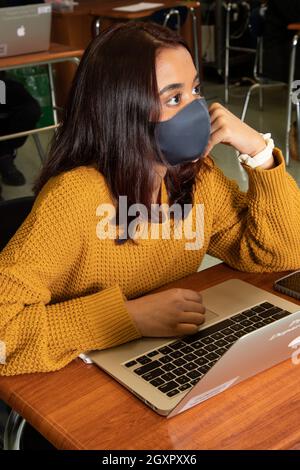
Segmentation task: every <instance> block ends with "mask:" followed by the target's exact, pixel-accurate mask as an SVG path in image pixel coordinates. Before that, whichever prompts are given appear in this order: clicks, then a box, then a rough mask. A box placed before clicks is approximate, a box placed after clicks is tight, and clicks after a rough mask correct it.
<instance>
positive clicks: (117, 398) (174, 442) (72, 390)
mask: <svg viewBox="0 0 300 470" xmlns="http://www.w3.org/2000/svg"><path fill="white" fill-rule="evenodd" d="M282 274H283V273H277V274H247V273H240V272H237V271H234V270H232V269H230V268H228V267H227V266H225V265H224V264H221V265H218V266H215V267H213V268H210V269H207V270H205V271H202V272H199V273H195V274H193V275H191V276H188V277H187V278H185V279H182V280H181V281H179V282H177V283H173V284H171V286H174V285H177V286H181V287H186V288H193V289H197V290H202V289H205V288H207V287H210V286H212V285H214V284H216V283H219V282H222V281H224V280H226V279H229V278H239V279H243V280H246V281H248V282H250V283H252V284H254V285H256V286H259V287H262V288H265V289H266V290H269V291H272V285H273V282H274V280H275V279H278V278H279V277H280V276H282ZM168 287H169V286H168ZM283 297H284V296H283ZM299 385H300V368H298V367H296V366H295V365H292V363H291V361H286V362H284V363H281V364H279V365H277V366H275V367H273V368H272V369H269V370H267V371H265V372H263V373H260V374H259V375H257V376H255V377H252V378H250V379H248V380H247V381H245V382H243V383H241V384H238V385H236V386H235V387H233V388H231V389H230V390H227V391H225V392H223V393H221V394H220V395H218V396H215V397H213V398H211V399H209V400H207V401H206V402H203V403H202V404H200V405H198V406H196V407H194V408H192V409H190V410H188V411H187V412H184V413H182V414H180V415H178V416H176V417H174V418H171V419H169V420H168V419H166V418H164V417H161V416H158V415H157V414H156V413H154V412H153V411H152V410H151V409H149V408H148V407H147V406H146V405H144V404H143V403H142V402H141V401H139V400H138V399H137V398H135V397H134V396H133V395H132V394H131V393H130V392H128V391H127V390H126V389H125V388H123V387H122V386H121V385H119V384H118V383H117V382H116V381H115V380H113V379H112V378H110V377H109V376H108V375H107V374H105V373H104V372H102V371H101V370H100V369H99V368H97V367H96V366H94V365H85V364H83V363H82V362H81V361H80V360H79V359H76V360H75V361H73V362H72V363H71V364H69V365H68V366H67V367H65V368H64V369H62V370H60V371H58V372H55V373H48V374H33V375H23V376H16V377H0V397H1V398H2V399H4V400H5V401H6V402H7V403H8V404H9V405H10V406H12V407H13V408H14V409H16V410H17V411H18V412H19V413H20V414H21V415H22V416H23V417H25V418H26V419H27V420H28V421H29V422H30V423H31V424H32V425H33V426H34V427H35V428H36V429H38V430H39V431H40V432H41V433H42V434H43V435H44V436H45V437H46V438H47V439H48V440H49V441H51V442H52V443H53V444H54V445H55V446H56V447H57V448H59V449H143V450H144V449H155V450H157V449H171V450H172V449H298V450H300V389H299Z"/></svg>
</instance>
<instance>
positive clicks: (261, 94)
mask: <svg viewBox="0 0 300 470" xmlns="http://www.w3.org/2000/svg"><path fill="white" fill-rule="evenodd" d="M259 109H260V111H263V109H264V89H263V87H262V86H261V87H260V88H259Z"/></svg>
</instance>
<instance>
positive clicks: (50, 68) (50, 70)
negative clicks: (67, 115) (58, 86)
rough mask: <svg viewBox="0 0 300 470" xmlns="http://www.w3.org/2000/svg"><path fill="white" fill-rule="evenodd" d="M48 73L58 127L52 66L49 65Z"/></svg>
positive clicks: (55, 120)
mask: <svg viewBox="0 0 300 470" xmlns="http://www.w3.org/2000/svg"><path fill="white" fill-rule="evenodd" d="M48 72H49V84H50V94H51V101H52V109H53V118H54V124H55V125H57V123H58V119H57V109H56V98H55V91H54V80H53V68H52V64H48Z"/></svg>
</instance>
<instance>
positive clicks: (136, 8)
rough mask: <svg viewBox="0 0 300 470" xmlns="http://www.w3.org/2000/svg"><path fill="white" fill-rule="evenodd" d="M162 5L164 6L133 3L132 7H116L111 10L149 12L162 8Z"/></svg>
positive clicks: (160, 4)
mask: <svg viewBox="0 0 300 470" xmlns="http://www.w3.org/2000/svg"><path fill="white" fill-rule="evenodd" d="M163 5H164V4H163V3H148V2H140V3H135V4H134V5H128V6H125V7H116V8H113V10H116V11H126V12H130V13H134V12H136V11H143V10H151V9H152V8H157V7H162V6H163Z"/></svg>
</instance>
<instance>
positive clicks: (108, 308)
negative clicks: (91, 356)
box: [83, 286, 141, 349]
mask: <svg viewBox="0 0 300 470" xmlns="http://www.w3.org/2000/svg"><path fill="white" fill-rule="evenodd" d="M83 306H84V310H85V314H86V318H88V321H89V327H90V330H91V335H92V337H93V338H94V341H95V345H96V347H99V348H101V349H102V348H106V347H110V346H115V345H117V344H122V343H126V342H128V341H132V340H133V339H136V338H140V336H141V334H140V332H139V331H138V330H137V328H136V326H135V324H134V323H133V321H132V319H131V318H130V315H129V313H128V311H127V309H126V307H125V303H124V297H123V294H122V292H121V290H120V288H119V287H118V286H114V287H110V288H108V289H104V290H103V291H101V292H97V293H96V294H92V295H89V296H87V297H85V298H84V299H83Z"/></svg>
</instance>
